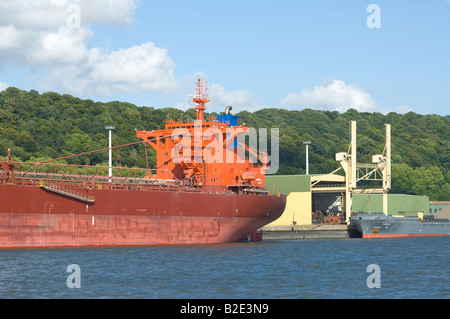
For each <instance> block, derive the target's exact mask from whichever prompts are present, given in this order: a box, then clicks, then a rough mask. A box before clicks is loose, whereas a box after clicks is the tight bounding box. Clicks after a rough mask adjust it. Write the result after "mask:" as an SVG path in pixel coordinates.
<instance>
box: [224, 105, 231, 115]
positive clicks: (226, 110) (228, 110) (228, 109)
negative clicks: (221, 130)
mask: <svg viewBox="0 0 450 319" xmlns="http://www.w3.org/2000/svg"><path fill="white" fill-rule="evenodd" d="M232 108H233V107H232V106H231V105H228V106H227V107H226V108H225V114H227V115H228V114H231V113H230V111H231V109H232Z"/></svg>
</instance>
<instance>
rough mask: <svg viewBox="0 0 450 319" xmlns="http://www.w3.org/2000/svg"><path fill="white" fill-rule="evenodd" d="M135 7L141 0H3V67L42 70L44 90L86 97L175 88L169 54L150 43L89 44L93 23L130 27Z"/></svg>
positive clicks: (0, 22)
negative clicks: (13, 65)
mask: <svg viewBox="0 0 450 319" xmlns="http://www.w3.org/2000/svg"><path fill="white" fill-rule="evenodd" d="M136 6H137V0H103V1H91V0H23V1H16V0H2V1H1V2H0V39H2V41H0V67H1V66H2V65H9V64H11V62H12V63H16V64H18V65H21V66H27V67H30V68H31V69H33V70H37V69H42V70H44V73H45V71H47V73H46V76H45V77H44V78H43V79H41V81H42V85H44V87H45V88H47V89H54V87H56V88H57V89H63V90H64V91H65V92H67V93H75V94H82V95H84V96H85V95H86V94H101V95H109V94H110V93H112V92H113V91H115V90H122V91H125V92H135V91H143V90H150V91H160V92H161V91H162V92H164V91H167V90H171V89H173V88H174V87H175V86H176V80H175V77H174V69H175V63H174V62H173V61H172V60H171V59H170V57H169V56H168V53H167V50H165V49H162V48H158V47H156V46H155V45H154V44H153V43H151V42H148V43H144V44H141V45H136V46H133V47H131V48H124V49H119V50H116V51H112V52H109V51H108V50H106V49H104V48H89V46H88V45H89V41H90V40H91V39H92V37H93V32H92V31H91V29H90V26H91V25H93V24H108V25H113V26H117V27H123V26H126V25H129V24H130V23H132V16H133V13H134V10H135V9H136Z"/></svg>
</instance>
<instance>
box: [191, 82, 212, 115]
mask: <svg viewBox="0 0 450 319" xmlns="http://www.w3.org/2000/svg"><path fill="white" fill-rule="evenodd" d="M207 83H208V82H206V81H201V80H200V79H198V80H197V95H194V97H193V98H192V101H193V102H195V103H197V106H196V107H195V109H196V110H197V120H200V121H204V117H203V111H204V110H206V107H205V103H207V102H209V101H210V100H208V93H207V90H208V88H207Z"/></svg>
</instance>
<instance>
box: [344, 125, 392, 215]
mask: <svg viewBox="0 0 450 319" xmlns="http://www.w3.org/2000/svg"><path fill="white" fill-rule="evenodd" d="M350 125H351V134H350V146H349V151H348V152H340V153H336V161H339V162H340V163H341V166H342V168H343V169H344V172H345V204H344V206H345V220H346V222H347V223H349V220H350V216H351V212H352V194H354V193H382V194H383V213H385V214H386V215H387V214H388V201H387V193H388V191H389V189H390V188H391V125H390V124H385V126H386V142H385V146H384V151H383V154H377V155H373V156H372V163H367V164H366V163H358V162H357V159H356V121H350ZM338 170H339V169H338ZM362 180H373V181H381V182H382V187H381V188H358V187H357V185H358V182H359V181H362Z"/></svg>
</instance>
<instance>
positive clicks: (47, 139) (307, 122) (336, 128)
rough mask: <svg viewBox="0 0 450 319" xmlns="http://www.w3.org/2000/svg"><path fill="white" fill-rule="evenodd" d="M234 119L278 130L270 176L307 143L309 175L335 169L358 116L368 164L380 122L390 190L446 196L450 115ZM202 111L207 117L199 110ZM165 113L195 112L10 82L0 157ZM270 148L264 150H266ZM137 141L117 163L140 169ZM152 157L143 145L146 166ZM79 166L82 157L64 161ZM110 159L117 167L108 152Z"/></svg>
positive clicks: (58, 145) (88, 140)
mask: <svg viewBox="0 0 450 319" xmlns="http://www.w3.org/2000/svg"><path fill="white" fill-rule="evenodd" d="M236 115H237V116H239V119H238V124H242V123H244V122H245V124H246V125H247V126H249V127H253V128H256V129H258V128H269V129H270V128H272V127H277V128H279V132H280V149H279V153H280V167H279V170H278V172H277V174H304V173H305V146H304V145H303V142H304V141H306V140H309V141H311V145H310V147H309V171H310V173H312V174H314V173H329V172H331V171H333V170H335V169H336V168H338V167H339V163H338V162H336V161H335V160H334V156H335V153H337V152H345V151H347V150H348V145H349V135H350V129H349V127H350V124H349V122H350V121H351V120H355V121H357V132H358V133H357V141H358V162H363V163H364V162H367V163H370V161H371V157H372V155H374V154H381V153H382V152H383V147H384V136H385V135H384V134H385V131H384V124H385V123H389V124H391V131H392V192H393V193H405V194H418V195H428V196H429V197H430V199H431V200H450V116H449V115H447V116H438V115H420V114H416V113H413V112H409V113H406V114H397V113H393V112H392V113H389V114H387V115H383V114H381V113H360V112H358V111H356V110H354V109H349V110H348V111H346V112H345V113H339V112H337V111H334V112H330V111H317V110H312V109H303V110H284V109H275V108H271V109H262V110H259V111H256V112H253V113H251V112H247V111H242V112H240V113H238V114H236ZM206 116H207V115H206ZM169 118H172V119H176V120H177V119H181V120H185V121H186V120H189V119H192V118H195V110H194V109H189V110H187V111H182V110H178V109H176V108H172V107H165V108H156V107H155V108H154V107H147V106H141V107H138V106H136V105H134V104H131V103H126V102H119V101H112V102H108V103H101V102H94V101H92V100H88V99H85V100H83V99H79V98H76V97H73V96H71V95H67V94H58V93H55V92H46V93H43V94H39V93H38V92H37V91H35V90H31V91H29V92H27V91H23V90H20V89H17V88H14V87H9V88H7V89H6V90H4V91H2V92H0V158H4V157H6V155H7V152H8V148H10V149H11V151H12V154H13V156H14V158H15V159H17V160H20V161H34V160H38V159H39V160H43V159H52V158H57V157H63V156H67V155H72V154H76V153H82V152H87V151H92V150H97V149H102V148H106V147H108V136H107V135H108V132H107V130H105V126H107V125H114V126H115V127H116V129H115V130H114V131H113V134H112V137H113V145H122V144H128V143H132V142H135V141H138V139H137V138H136V135H135V129H139V130H141V129H142V130H149V129H161V128H163V127H164V124H165V121H166V120H167V119H169ZM269 150H270V148H269ZM144 152H145V150H144V146H143V145H140V144H138V145H133V146H130V147H128V148H123V149H121V150H120V164H121V165H124V166H129V167H133V166H134V167H136V166H137V167H145V166H146V161H145V154H144ZM155 157H156V155H155V152H154V151H153V149H152V148H148V159H149V164H150V166H151V167H154V166H155V162H156V158H155ZM88 161H89V164H90V165H105V166H106V165H107V152H102V153H95V154H92V155H90V156H89V158H88ZM67 162H68V163H76V164H85V159H84V157H79V158H70V159H67ZM114 165H119V158H118V156H114Z"/></svg>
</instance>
